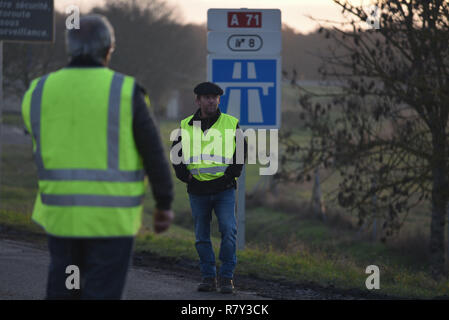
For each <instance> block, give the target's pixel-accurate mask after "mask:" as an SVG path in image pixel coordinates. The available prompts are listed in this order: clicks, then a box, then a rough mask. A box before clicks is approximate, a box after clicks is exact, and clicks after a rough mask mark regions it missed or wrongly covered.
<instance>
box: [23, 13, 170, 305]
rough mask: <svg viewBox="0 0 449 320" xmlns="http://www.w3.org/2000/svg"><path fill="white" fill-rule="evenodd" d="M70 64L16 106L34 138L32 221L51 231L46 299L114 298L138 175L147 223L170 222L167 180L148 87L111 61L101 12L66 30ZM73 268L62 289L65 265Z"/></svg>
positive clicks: (126, 258) (136, 216) (109, 33)
mask: <svg viewBox="0 0 449 320" xmlns="http://www.w3.org/2000/svg"><path fill="white" fill-rule="evenodd" d="M66 46H67V52H68V54H69V55H70V63H69V65H68V66H66V67H65V68H63V69H60V70H57V71H56V72H53V73H50V74H48V75H45V76H43V77H41V78H38V79H35V80H34V81H33V82H32V83H31V85H30V88H29V89H28V91H27V92H26V93H25V96H24V98H23V103H22V114H23V118H24V122H25V125H26V127H27V129H28V131H29V132H31V134H32V137H33V145H34V154H35V160H36V165H37V171H38V176H39V192H38V195H37V198H36V203H35V207H34V211H33V216H32V219H33V220H34V221H35V222H37V223H38V224H40V225H41V226H42V227H43V228H44V229H45V231H46V232H47V234H48V246H49V251H50V267H49V274H48V283H47V299H79V298H81V299H120V298H121V297H122V292H123V289H124V285H125V281H126V275H127V271H128V268H129V265H130V262H131V256H132V249H133V242H134V237H135V235H136V234H137V232H138V230H139V228H140V226H141V218H142V217H141V215H142V202H143V197H144V192H145V182H144V177H145V173H146V174H147V176H148V178H149V181H150V183H151V187H152V191H153V196H154V198H155V200H156V210H155V212H154V214H153V216H154V229H155V232H156V233H159V232H163V231H165V230H166V229H168V227H169V226H170V223H171V221H172V220H173V212H172V211H171V210H170V207H171V203H172V201H173V185H172V179H171V175H170V169H169V165H168V162H167V160H166V157H165V156H164V149H163V147H162V143H161V139H160V136H159V132H158V129H157V127H156V125H155V123H154V120H153V118H152V117H151V115H150V113H149V112H148V109H147V104H146V102H145V91H144V90H143V89H142V87H140V86H139V85H138V84H137V83H136V81H135V80H134V78H132V77H130V76H127V75H123V74H120V73H118V72H115V71H113V70H111V69H109V68H107V65H108V64H109V61H110V58H111V54H112V52H113V51H114V47H115V37H114V30H113V28H112V26H111V25H110V23H109V22H108V20H107V19H106V18H105V17H103V16H99V15H90V16H85V17H82V18H81V19H80V29H78V30H77V29H72V30H67V33H66ZM70 265H74V266H76V267H78V268H79V271H80V277H81V285H80V289H71V290H69V289H68V286H67V285H66V280H67V277H68V276H69V275H68V274H67V273H66V268H67V267H68V266H70Z"/></svg>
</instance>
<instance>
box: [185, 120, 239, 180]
mask: <svg viewBox="0 0 449 320" xmlns="http://www.w3.org/2000/svg"><path fill="white" fill-rule="evenodd" d="M192 118H193V116H189V117H187V118H185V119H184V120H182V121H181V129H183V131H181V134H182V135H183V134H187V133H188V134H189V135H190V136H189V137H188V136H185V137H183V138H182V140H181V141H182V143H183V145H182V147H183V157H184V161H185V163H186V164H187V169H188V170H189V171H190V173H191V174H192V175H193V177H194V178H196V179H197V180H200V181H207V180H213V179H217V178H220V177H222V176H223V175H224V172H225V171H226V169H227V168H228V165H229V164H231V163H233V155H234V152H235V130H236V126H237V123H238V119H237V118H235V117H233V116H230V115H227V114H225V113H221V115H220V117H219V118H218V119H217V121H216V122H215V123H214V124H213V125H212V127H211V128H210V129H215V130H218V131H219V132H220V135H221V137H225V139H226V136H225V135H226V131H229V130H230V131H231V132H233V133H234V135H233V137H232V143H233V144H232V149H231V150H227V149H226V146H225V142H226V140H221V142H222V144H221V149H220V148H219V150H215V148H213V149H212V150H211V153H212V154H207V153H204V150H205V147H206V146H207V145H209V144H210V143H213V142H209V139H210V137H209V138H208V139H206V140H207V142H206V141H203V139H202V137H203V135H204V133H203V132H202V130H201V129H200V128H198V127H196V126H193V125H189V122H190V120H191V119H192ZM195 130H200V132H201V133H200V134H199V135H196V134H195V133H194V131H195ZM206 135H207V134H206ZM196 138H201V142H200V143H198V144H195V143H193V139H196ZM186 140H187V141H186ZM188 144H189V145H188ZM195 145H197V146H201V148H198V149H196V148H195ZM186 148H189V150H188V152H185V151H186ZM214 153H215V154H214Z"/></svg>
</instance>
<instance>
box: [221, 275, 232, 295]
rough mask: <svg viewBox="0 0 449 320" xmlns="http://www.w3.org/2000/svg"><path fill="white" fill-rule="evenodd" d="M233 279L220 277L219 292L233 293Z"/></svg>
mask: <svg viewBox="0 0 449 320" xmlns="http://www.w3.org/2000/svg"><path fill="white" fill-rule="evenodd" d="M234 290H235V289H234V280H232V279H229V278H221V279H220V292H221V293H234Z"/></svg>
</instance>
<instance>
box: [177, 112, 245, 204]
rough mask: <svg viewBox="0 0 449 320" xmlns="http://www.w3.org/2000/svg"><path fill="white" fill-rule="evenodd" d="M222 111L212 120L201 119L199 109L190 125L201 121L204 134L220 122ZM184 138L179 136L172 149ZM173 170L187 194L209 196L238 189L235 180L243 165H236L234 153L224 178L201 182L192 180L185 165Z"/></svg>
mask: <svg viewBox="0 0 449 320" xmlns="http://www.w3.org/2000/svg"><path fill="white" fill-rule="evenodd" d="M220 114H221V112H220V109H218V110H217V113H216V114H215V116H213V117H211V118H206V119H201V117H200V109H198V110H197V111H196V112H195V114H194V115H193V118H192V119H191V120H190V121H189V125H193V121H201V130H202V131H203V132H204V131H206V130H208V129H209V128H210V127H212V126H213V124H214V123H215V122H216V121H217V120H218V118H219V117H220ZM236 129H239V124H238V123H237V126H236ZM181 141H182V138H181V136H179V138H178V140H176V141H174V142H173V144H172V148H173V147H174V146H175V145H177V144H178V143H181ZM247 148H248V146H247V143H246V141H245V142H244V157H246V154H247ZM178 156H179V157H182V149H180V151H179V152H178ZM173 168H174V169H175V173H176V177H177V178H178V179H179V180H181V181H182V182H185V183H187V192H188V193H191V194H196V195H207V194H214V193H218V192H222V191H224V190H227V189H230V188H234V189H235V188H236V187H237V183H236V181H235V178H237V177H239V176H240V174H241V172H242V168H243V164H236V152H234V157H233V161H232V164H230V165H229V166H228V167H227V168H226V171H225V173H224V176H223V177H220V178H217V179H214V180H210V181H199V180H197V179H195V178H192V179H190V181H189V176H190V171H189V170H188V169H187V166H186V165H185V164H184V163H180V164H173Z"/></svg>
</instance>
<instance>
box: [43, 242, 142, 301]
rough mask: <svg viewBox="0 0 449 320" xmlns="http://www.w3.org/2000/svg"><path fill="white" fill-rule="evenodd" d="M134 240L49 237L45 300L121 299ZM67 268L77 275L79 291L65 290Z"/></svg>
mask: <svg viewBox="0 0 449 320" xmlns="http://www.w3.org/2000/svg"><path fill="white" fill-rule="evenodd" d="M133 244H134V238H133V237H117V238H85V239H75V238H59V237H53V236H48V248H49V251H50V267H49V272H48V282H47V297H46V299H48V300H59V299H70V300H72V299H88V300H90V299H114V300H115V299H121V298H122V292H123V290H124V287H125V282H126V275H127V273H128V268H129V266H130V264H131V258H132V249H133ZM68 265H76V266H77V267H78V268H79V271H80V272H79V273H80V280H81V281H80V284H81V285H80V289H72V290H68V289H67V288H66V285H65V282H66V279H67V277H69V274H66V268H67V266H68Z"/></svg>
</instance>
